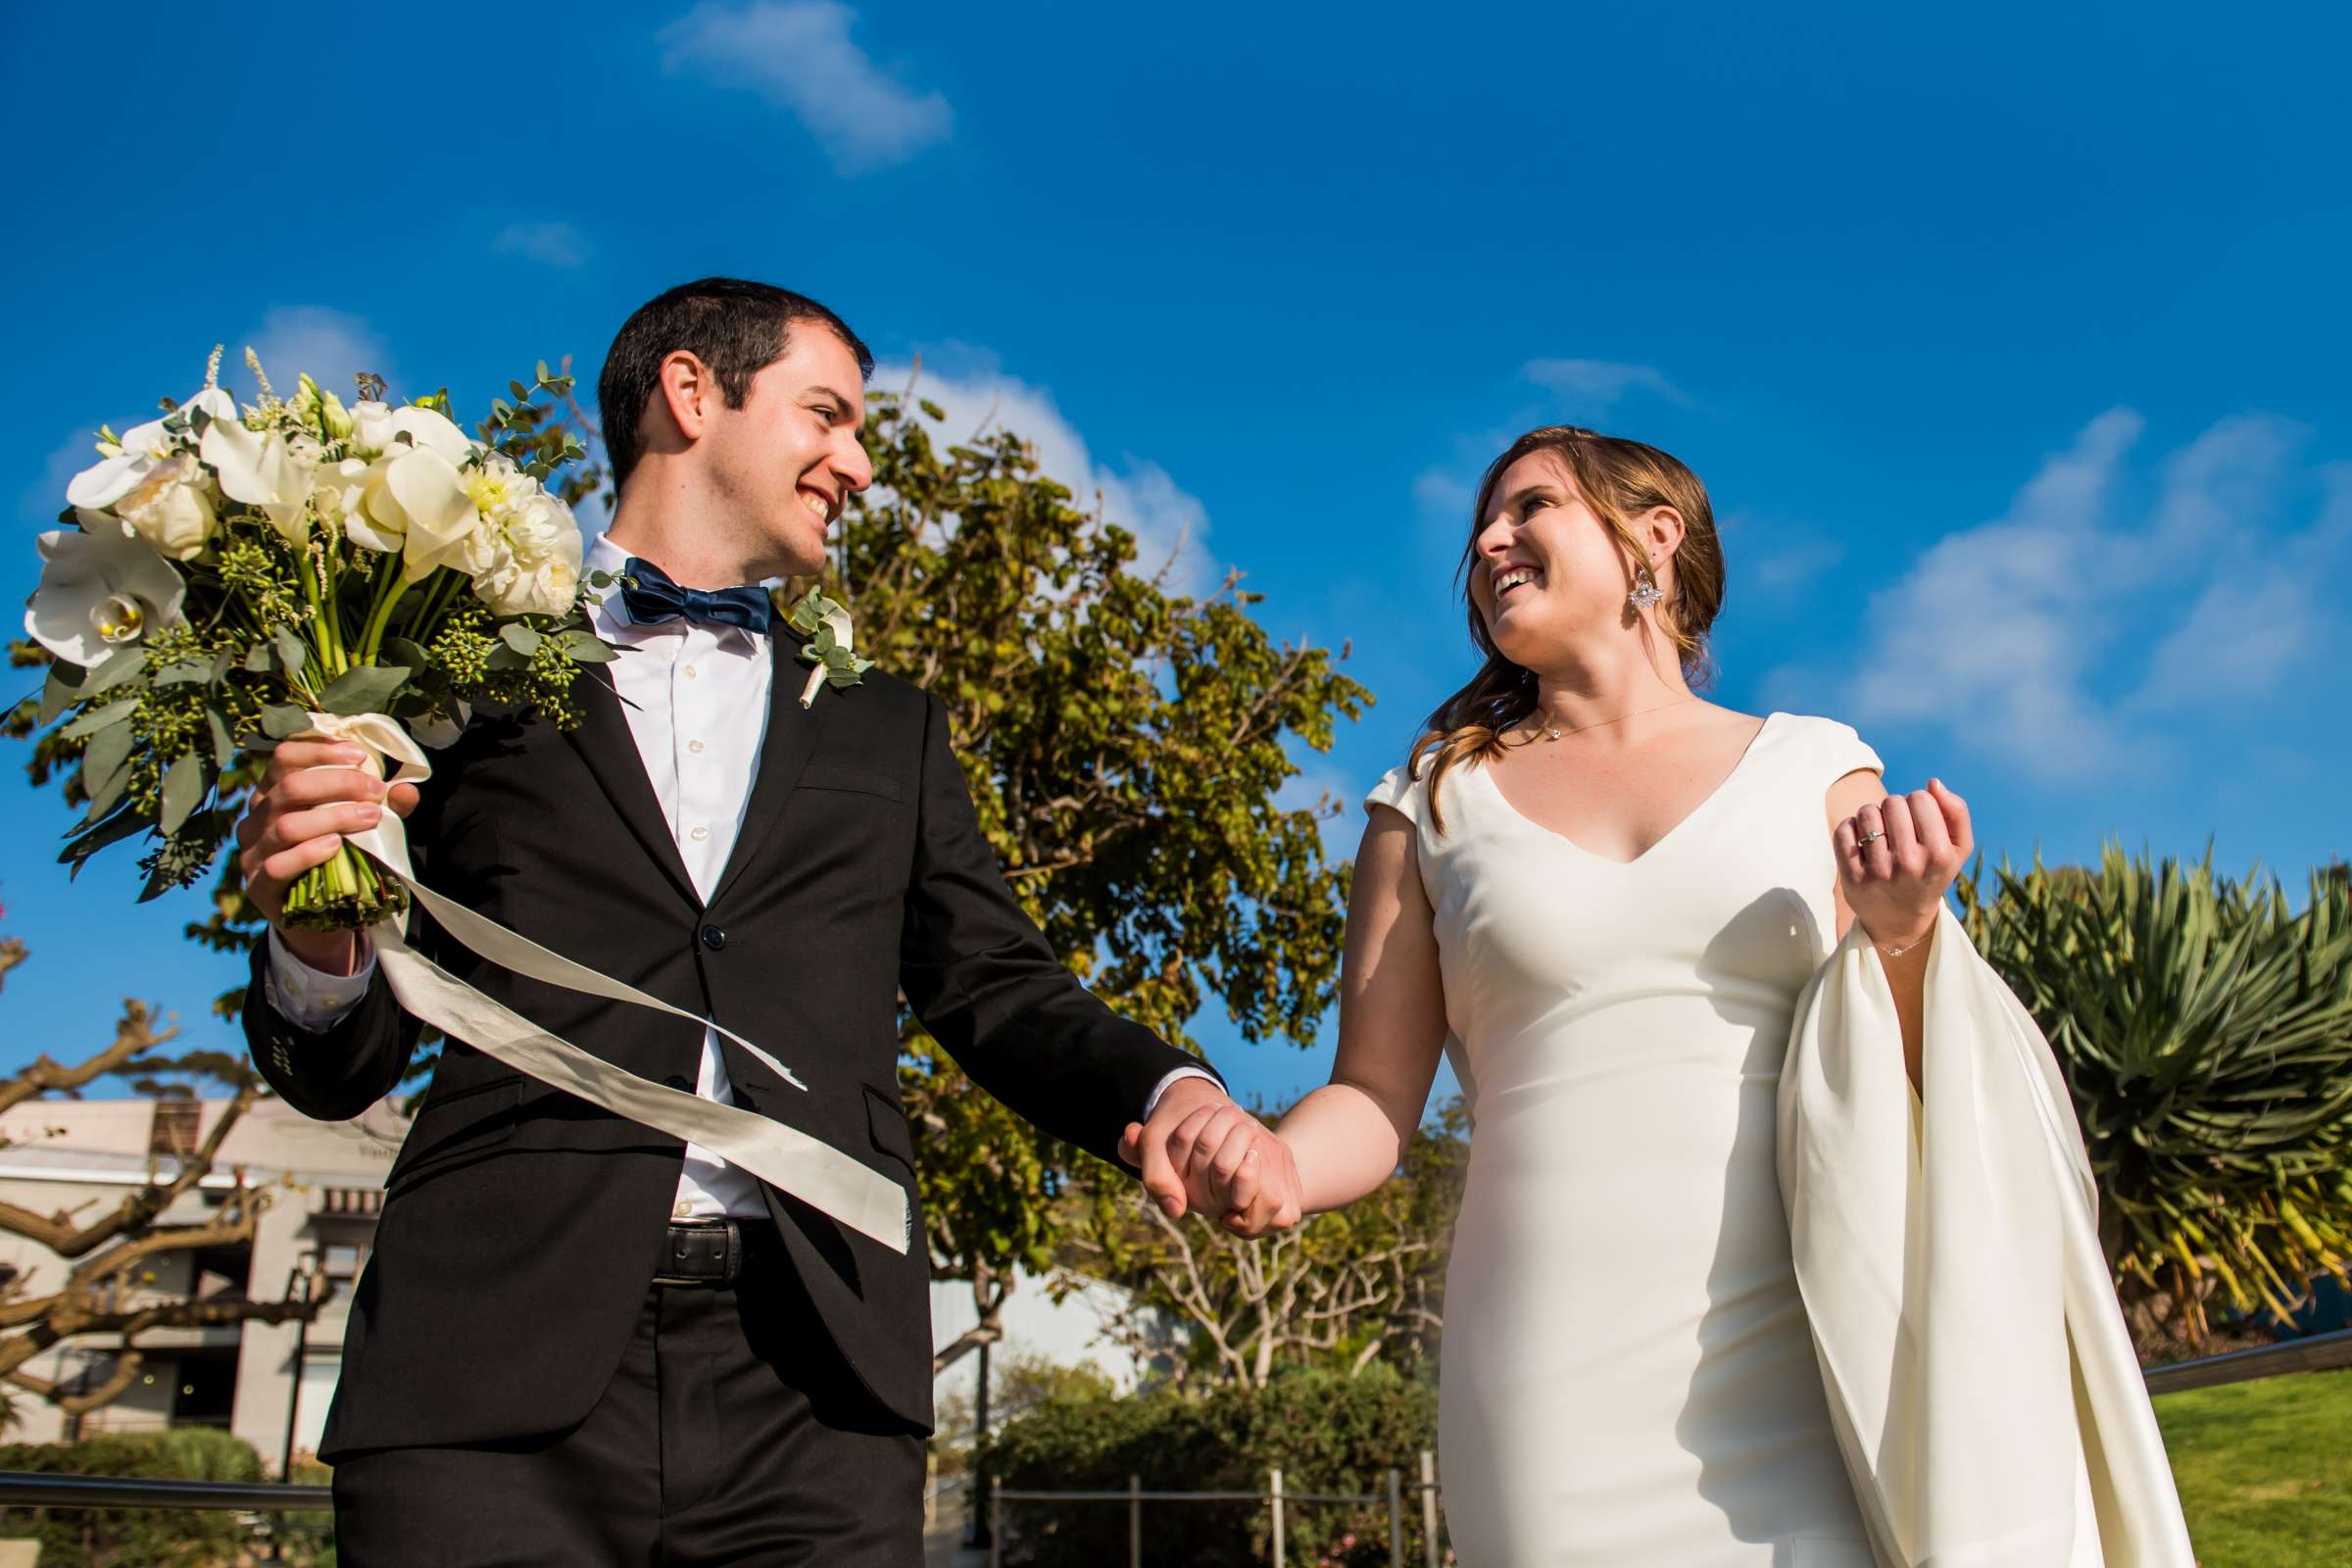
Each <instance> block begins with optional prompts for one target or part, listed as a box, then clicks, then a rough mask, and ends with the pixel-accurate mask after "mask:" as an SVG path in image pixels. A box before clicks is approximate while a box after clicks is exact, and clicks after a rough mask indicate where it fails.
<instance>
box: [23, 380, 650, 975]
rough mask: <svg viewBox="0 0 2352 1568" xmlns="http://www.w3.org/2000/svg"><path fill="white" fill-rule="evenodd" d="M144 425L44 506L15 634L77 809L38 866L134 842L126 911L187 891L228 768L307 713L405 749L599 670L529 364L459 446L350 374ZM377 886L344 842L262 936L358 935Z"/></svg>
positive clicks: (414, 410)
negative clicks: (152, 839)
mask: <svg viewBox="0 0 2352 1568" xmlns="http://www.w3.org/2000/svg"><path fill="white" fill-rule="evenodd" d="M220 358H221V356H220V351H219V350H215V351H214V354H213V359H212V363H211V365H210V366H209V367H208V368H207V372H206V376H205V385H204V388H203V389H202V390H201V391H199V392H198V393H196V395H195V396H194V397H192V398H190V399H188V400H187V402H185V403H182V404H176V405H174V404H172V403H171V402H170V401H169V400H167V401H166V402H165V404H164V405H163V407H164V415H163V417H161V418H159V419H154V420H150V421H149V422H147V423H145V424H142V425H139V426H137V427H136V428H135V429H131V430H127V431H125V432H123V434H122V435H116V434H115V433H114V432H113V431H112V430H107V429H101V430H100V431H99V439H98V452H99V455H100V459H101V461H100V462H99V463H98V464H96V465H95V466H92V467H90V468H87V469H85V470H83V471H82V472H81V473H79V474H77V475H75V476H74V478H73V482H72V483H71V484H70V485H68V486H67V489H66V500H67V502H68V503H69V505H68V507H67V509H66V511H65V512H64V513H63V514H62V515H60V516H59V519H58V520H59V521H60V522H62V523H67V524H70V526H68V527H64V528H60V529H57V530H55V531H52V532H49V533H44V534H42V535H41V536H40V552H41V560H42V570H41V579H40V586H39V588H38V589H37V590H36V591H35V592H34V594H33V596H32V599H31V601H30V603H29V608H28V609H27V610H26V612H25V629H26V631H27V632H28V633H30V635H31V636H32V638H33V640H34V641H35V642H38V643H39V644H40V645H41V646H42V647H43V648H45V649H46V650H48V652H49V653H50V655H51V656H52V657H53V661H54V662H52V664H51V665H50V671H49V678H48V684H47V686H46V688H45V689H44V690H43V693H42V697H41V705H40V712H39V722H40V724H41V725H43V726H47V725H51V724H57V725H58V726H59V727H58V729H57V730H56V732H55V733H56V736H57V739H58V740H59V741H60V742H61V743H63V744H64V745H65V746H66V747H68V748H78V749H79V751H80V772H79V774H78V778H77V781H76V782H77V784H78V793H79V794H80V795H81V796H83V797H86V798H87V801H88V809H87V811H86V813H85V814H84V816H83V817H82V819H81V822H80V823H79V825H77V826H76V827H74V828H73V830H72V831H71V833H70V835H69V838H70V842H69V843H68V844H67V846H66V849H65V852H64V853H63V855H61V856H60V857H59V858H60V859H62V860H65V861H69V862H71V863H72V864H73V867H74V870H75V871H76V873H78V871H79V870H80V867H81V862H83V861H84V860H86V859H88V858H90V857H91V856H92V855H94V854H96V853H97V852H98V851H99V850H102V849H104V848H106V847H107V846H108V845H110V844H114V843H117V842H119V841H121V840H123V839H125V838H129V837H131V836H132V835H133V834H136V833H139V832H140V831H142V830H147V831H150V832H151V833H153V834H154V835H155V836H156V838H157V840H158V841H159V842H158V843H157V846H156V848H155V849H154V851H153V852H152V853H151V854H150V855H149V856H148V857H147V858H146V860H145V861H144V862H143V867H144V869H145V870H146V871H147V873H148V882H147V888H146V892H145V893H144V894H143V895H142V897H143V898H153V897H155V896H156V895H157V894H159V893H161V892H163V891H164V890H165V889H167V888H171V887H176V886H181V885H184V884H186V883H189V882H192V881H194V880H195V879H196V878H197V877H198V876H199V875H200V874H201V873H202V872H203V871H204V869H205V867H206V866H207V865H209V864H210V863H211V861H212V859H213V857H214V856H215V855H216V854H217V853H218V852H219V851H220V849H221V844H222V842H223V841H224V840H225V839H226V838H227V837H228V835H229V833H230V831H231V829H232V827H233V824H234V821H235V811H234V809H232V805H231V803H232V801H233V800H234V798H235V796H236V795H237V793H239V791H240V790H241V789H242V787H243V784H244V782H245V781H246V779H247V778H249V777H250V775H251V769H250V768H249V767H247V766H245V765H244V764H245V763H246V762H247V761H248V760H250V758H251V756H252V755H253V754H256V753H260V752H264V751H267V750H268V749H269V748H270V747H271V746H272V745H274V744H275V743H276V742H278V741H281V740H285V739H288V738H290V737H292V736H296V735H301V734H305V733H307V732H311V731H314V730H316V729H317V728H318V727H319V718H320V716H321V715H335V714H341V715H359V714H380V715H385V716H386V717H388V718H389V719H390V720H391V721H393V722H394V723H397V724H398V725H400V726H401V727H402V728H403V729H404V730H405V731H406V732H407V733H408V734H409V735H412V736H414V737H415V738H416V739H417V740H419V741H422V742H423V743H424V744H426V745H447V744H448V743H449V742H450V741H452V740H455V739H456V738H457V735H458V732H459V731H460V730H461V729H462V728H463V727H464V726H465V724H466V720H467V718H468V717H469V715H470V712H471V707H472V705H473V704H475V703H479V702H484V701H490V702H498V703H516V704H528V705H531V706H534V707H536V708H537V709H538V710H539V711H541V712H542V713H543V714H545V715H546V716H547V717H548V718H550V719H551V720H552V721H553V722H555V723H556V724H558V725H562V726H569V725H571V724H574V723H576V722H578V717H579V714H578V711H577V709H576V708H575V707H574V706H573V704H572V701H571V696H570V691H571V683H572V679H573V676H574V674H575V673H576V671H577V667H578V666H579V665H581V664H586V663H601V662H606V661H608V660H610V659H612V658H613V651H612V650H611V649H610V648H608V647H607V646H606V645H605V644H604V643H603V642H602V641H600V640H599V639H598V638H597V637H596V636H595V635H594V634H593V633H592V632H590V631H589V630H588V629H587V621H586V618H585V616H584V614H583V613H582V612H581V608H580V601H581V598H582V595H583V593H584V592H585V588H584V585H583V584H582V582H581V577H580V559H581V550H580V534H579V530H578V528H577V527H576V526H575V524H574V523H573V521H572V516H571V513H570V511H569V509H568V508H566V507H565V506H564V503H563V501H561V500H560V499H559V498H558V497H557V496H556V495H555V494H554V493H552V492H551V491H550V490H549V488H548V480H549V477H550V475H551V474H552V473H553V471H554V470H555V469H556V468H557V467H559V466H562V465H563V464H564V463H566V462H570V461H573V460H575V459H577V458H579V457H581V456H583V455H584V454H583V449H582V448H581V447H580V444H579V443H578V441H577V440H576V439H575V438H574V437H573V436H572V435H571V434H570V433H569V432H568V431H562V432H561V435H562V439H561V442H560V443H559V442H557V441H556V440H554V439H553V437H554V436H555V435H556V434H558V433H559V432H558V430H556V429H554V428H542V424H541V420H542V417H544V415H545V414H546V412H547V410H546V407H545V405H540V406H537V407H533V406H532V404H531V400H532V399H533V398H534V397H538V396H540V395H541V394H549V395H553V396H560V395H562V394H563V393H564V392H566V391H567V390H568V389H569V386H570V380H569V377H567V376H551V375H550V374H549V373H548V369H547V366H546V365H545V364H544V363H542V364H541V365H540V366H539V368H538V373H537V378H536V380H535V381H534V382H533V383H532V384H531V385H530V386H528V387H525V386H524V385H523V384H522V383H521V382H519V381H516V382H513V383H511V384H510V386H511V390H512V391H513V392H514V394H515V399H516V401H515V403H514V404H509V403H507V402H506V401H505V400H503V399H501V400H497V401H495V402H493V404H492V405H491V416H490V418H489V420H488V421H486V422H485V423H484V424H483V425H482V426H480V439H475V438H472V437H469V436H467V435H466V433H465V432H464V431H462V430H461V429H459V427H458V426H457V424H456V423H455V422H453V421H452V419H451V418H450V411H449V400H448V396H447V394H446V393H439V394H435V395H434V396H431V397H427V398H422V399H419V400H417V402H414V403H411V404H409V405H408V406H406V407H403V408H395V407H392V406H391V405H390V404H388V403H386V402H385V401H384V400H383V395H382V394H383V383H382V382H381V380H380V379H378V378H375V377H368V376H363V377H361V386H360V391H361V396H360V398H359V399H358V400H357V401H355V402H354V403H353V404H352V405H351V406H349V407H348V408H347V407H345V405H344V404H343V403H342V402H341V401H339V400H338V399H337V398H336V397H335V395H334V394H333V393H332V392H328V391H325V390H323V389H321V388H320V387H319V385H318V384H317V383H316V382H314V381H313V380H312V379H311V378H310V377H309V376H308V375H304V376H303V377H301V379H300V382H299V387H298V390H297V391H296V393H295V395H294V396H293V397H291V398H279V397H276V396H274V395H273V394H272V393H271V391H270V383H269V381H268V379H267V378H266V377H264V376H263V375H262V373H261V366H260V365H259V363H258V362H256V361H255V360H254V359H253V356H252V355H251V353H250V351H249V352H248V354H247V356H246V361H247V364H248V365H250V366H251V367H252V368H253V370H254V374H255V379H256V380H257V382H259V384H260V388H261V391H260V395H259V398H258V400H257V401H256V402H254V403H252V404H250V405H248V406H245V407H243V408H240V407H239V406H238V405H237V404H236V402H235V401H234V400H232V399H231V398H230V397H229V395H228V394H227V393H226V392H225V391H223V390H221V387H220V385H219V384H218V383H219V369H220ZM406 902H407V898H406V891H405V890H404V889H403V888H402V887H401V886H400V884H399V882H398V879H397V878H395V877H393V876H392V875H391V874H390V873H388V872H386V871H384V870H383V869H382V868H381V867H379V866H377V865H376V864H374V863H373V862H372V861H370V860H369V859H368V858H367V857H365V856H363V855H361V854H359V853H358V852H356V851H355V850H353V849H352V848H351V847H350V846H348V845H346V846H345V847H344V848H343V850H342V851H341V853H340V854H338V855H337V856H336V858H334V859H332V860H330V861H328V862H327V863H326V864H324V865H321V866H319V867H317V868H316V869H314V870H312V871H310V872H308V873H307V874H306V875H305V876H304V877H303V878H302V879H301V880H300V881H299V882H298V883H296V884H295V886H294V887H293V888H292V889H291V890H290V891H289V892H288V894H287V898H286V919H287V921H288V922H289V923H290V924H293V925H297V926H303V927H307V928H311V929H316V930H331V929H345V928H359V927H365V926H369V925H373V924H374V923H376V922H377V921H379V920H382V919H385V918H387V917H389V916H392V915H396V914H398V913H399V912H400V911H401V910H402V909H403V908H404V907H405V906H406Z"/></svg>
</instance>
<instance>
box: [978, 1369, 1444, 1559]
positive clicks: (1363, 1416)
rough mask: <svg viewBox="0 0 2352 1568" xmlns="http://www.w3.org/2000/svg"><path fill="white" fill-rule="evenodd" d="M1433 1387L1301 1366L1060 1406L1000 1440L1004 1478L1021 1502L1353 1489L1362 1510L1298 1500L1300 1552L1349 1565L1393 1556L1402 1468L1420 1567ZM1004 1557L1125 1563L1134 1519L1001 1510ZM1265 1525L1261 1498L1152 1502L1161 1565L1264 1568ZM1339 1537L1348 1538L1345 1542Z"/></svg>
mask: <svg viewBox="0 0 2352 1568" xmlns="http://www.w3.org/2000/svg"><path fill="white" fill-rule="evenodd" d="M1437 1423H1438V1400H1437V1390H1436V1389H1435V1388H1434V1387H1432V1386H1431V1385H1429V1384H1427V1383H1423V1382H1416V1381H1408V1380H1407V1379H1405V1378H1403V1377H1401V1376H1399V1375H1398V1374H1397V1372H1395V1371H1394V1370H1393V1369H1391V1368H1389V1367H1388V1366H1386V1365H1384V1364H1381V1363H1377V1362H1376V1363H1374V1364H1372V1365H1370V1366H1367V1367H1366V1368H1365V1369H1364V1370H1363V1371H1362V1372H1360V1373H1358V1374H1357V1375H1356V1376H1354V1377H1347V1376H1344V1375H1342V1374H1340V1373H1337V1372H1332V1371H1327V1370H1324V1369H1320V1368H1302V1369H1299V1370H1298V1371H1294V1372H1289V1373H1286V1374H1284V1375H1283V1376H1280V1377H1278V1378H1276V1379H1275V1380H1274V1381H1273V1382H1272V1383H1270V1384H1268V1385H1267V1386H1266V1387H1265V1388H1264V1389H1262V1390H1245V1389H1238V1388H1237V1389H1219V1390H1215V1391H1213V1392H1211V1393H1209V1394H1207V1395H1206V1396H1204V1397H1200V1398H1185V1397H1179V1396H1177V1395H1174V1394H1169V1393H1159V1394H1149V1395H1139V1396H1133V1397H1126V1398H1101V1397H1060V1398H1053V1399H1048V1400H1046V1401H1044V1402H1043V1403H1040V1404H1038V1405H1036V1406H1033V1407H1032V1408H1031V1409H1029V1410H1028V1411H1027V1412H1025V1413H1024V1414H1022V1415H1021V1416H1020V1417H1018V1418H1017V1419H1015V1420H1013V1421H1011V1422H1009V1423H1007V1424H1006V1425H1005V1427H1004V1428H1003V1429H1001V1430H1000V1431H999V1433H998V1434H997V1438H996V1441H995V1443H994V1444H993V1445H992V1446H991V1447H990V1450H989V1461H988V1465H989V1473H990V1475H991V1476H992V1477H993V1478H994V1480H995V1484H996V1485H998V1486H1000V1487H1004V1488H1007V1489H1010V1490H1013V1491H1022V1492H1030V1491H1033V1492H1098V1491H1101V1492H1124V1491H1125V1490H1126V1489H1127V1478H1128V1477H1129V1476H1138V1477H1141V1478H1142V1480H1143V1486H1144V1491H1146V1492H1252V1493H1254V1492H1262V1491H1263V1490H1264V1489H1265V1486H1266V1474H1267V1472H1268V1471H1269V1470H1273V1469H1276V1468H1279V1469H1280V1470H1281V1471H1282V1473H1283V1490H1284V1491H1285V1492H1286V1493H1300V1492H1313V1493H1348V1494H1356V1495H1366V1496H1371V1497H1374V1498H1375V1499H1377V1500H1375V1501H1372V1502H1368V1503H1361V1504H1352V1505H1350V1504H1345V1503H1294V1504H1292V1505H1291V1506H1290V1507H1289V1508H1288V1509H1287V1534H1288V1545H1289V1548H1290V1550H1291V1552H1292V1554H1293V1555H1294V1557H1300V1558H1303V1559H1304V1560H1309V1561H1315V1562H1330V1563H1344V1564H1348V1565H1350V1568H1353V1565H1359V1564H1360V1565H1366V1568H1369V1565H1373V1564H1385V1563H1387V1561H1388V1560H1389V1524H1388V1503H1387V1501H1386V1495H1387V1491H1388V1473H1389V1470H1390V1468H1391V1467H1392V1466H1394V1467H1396V1468H1397V1469H1399V1470H1401V1471H1403V1472H1404V1485H1405V1488H1406V1491H1405V1494H1404V1530H1405V1553H1404V1554H1405V1558H1406V1560H1407V1561H1410V1562H1419V1561H1421V1560H1422V1551H1423V1547H1422V1544H1421V1524H1420V1521H1421V1507H1420V1501H1419V1498H1418V1495H1416V1494H1415V1493H1414V1492H1413V1491H1412V1490H1411V1489H1412V1488H1413V1487H1414V1486H1415V1485H1417V1484H1418V1481H1419V1464H1420V1459H1419V1454H1420V1452H1421V1450H1422V1449H1424V1448H1428V1447H1433V1446H1436V1442H1437ZM1004 1518H1005V1561H1006V1562H1008V1563H1016V1564H1021V1565H1023V1568H1103V1564H1106V1563H1113V1564H1115V1563H1123V1562H1125V1561H1126V1560H1127V1509H1126V1507H1125V1506H1124V1505H1122V1504H1120V1503H1117V1502H1011V1503H1007V1504H1005V1513H1004ZM1271 1530H1272V1521H1271V1518H1270V1516H1269V1514H1268V1511H1267V1510H1266V1508H1265V1507H1264V1506H1263V1505H1261V1504H1257V1503H1249V1502H1234V1503H1204V1502H1150V1501H1147V1502H1146V1503H1145V1504H1144V1531H1145V1537H1146V1539H1147V1540H1148V1541H1149V1542H1150V1543H1151V1559H1152V1561H1153V1562H1164V1563H1184V1564H1187V1565H1191V1568H1226V1565H1228V1564H1230V1565H1232V1568H1247V1565H1254V1564H1262V1563H1263V1562H1265V1560H1266V1551H1267V1547H1268V1544H1269V1543H1268V1537H1269V1535H1270V1533H1271ZM1343 1542H1346V1543H1347V1544H1343Z"/></svg>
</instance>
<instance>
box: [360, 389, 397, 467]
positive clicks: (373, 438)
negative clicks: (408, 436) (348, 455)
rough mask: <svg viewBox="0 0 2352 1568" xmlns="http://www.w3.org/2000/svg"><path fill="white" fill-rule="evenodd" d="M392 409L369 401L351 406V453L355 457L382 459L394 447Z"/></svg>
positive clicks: (389, 406) (383, 404) (371, 400)
mask: <svg viewBox="0 0 2352 1568" xmlns="http://www.w3.org/2000/svg"><path fill="white" fill-rule="evenodd" d="M392 435H393V431H392V408H391V405H389V404H385V403H377V402H375V401H374V400H373V399H369V400H368V401H366V402H362V403H354V404H353V405H352V406H351V452H352V455H353V456H354V457H360V458H380V457H382V456H383V455H384V453H385V452H386V451H388V450H389V449H390V448H391V445H392Z"/></svg>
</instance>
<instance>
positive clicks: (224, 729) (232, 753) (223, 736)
mask: <svg viewBox="0 0 2352 1568" xmlns="http://www.w3.org/2000/svg"><path fill="white" fill-rule="evenodd" d="M204 723H205V727H206V728H207V729H209V730H210V731H211V732H212V736H213V761H214V762H215V763H216V764H217V765H219V766H221V767H227V766H229V765H230V764H232V763H233V762H234V761H235V760H236V757H237V743H236V742H235V741H234V740H232V739H230V738H229V733H228V720H227V719H226V718H224V717H222V716H221V710H219V709H218V708H208V709H206V710H205V711H204Z"/></svg>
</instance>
